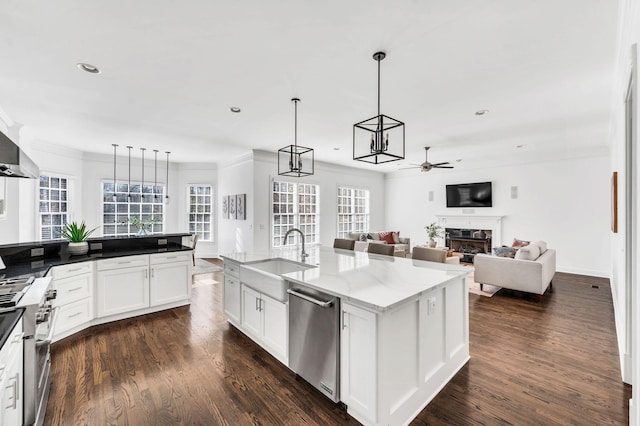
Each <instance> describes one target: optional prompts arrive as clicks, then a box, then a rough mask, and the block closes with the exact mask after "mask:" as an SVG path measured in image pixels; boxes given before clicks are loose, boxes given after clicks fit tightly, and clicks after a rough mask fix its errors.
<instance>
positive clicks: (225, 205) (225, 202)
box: [222, 195, 229, 219]
mask: <svg viewBox="0 0 640 426" xmlns="http://www.w3.org/2000/svg"><path fill="white" fill-rule="evenodd" d="M222 218H223V219H229V196H228V195H224V196H222Z"/></svg>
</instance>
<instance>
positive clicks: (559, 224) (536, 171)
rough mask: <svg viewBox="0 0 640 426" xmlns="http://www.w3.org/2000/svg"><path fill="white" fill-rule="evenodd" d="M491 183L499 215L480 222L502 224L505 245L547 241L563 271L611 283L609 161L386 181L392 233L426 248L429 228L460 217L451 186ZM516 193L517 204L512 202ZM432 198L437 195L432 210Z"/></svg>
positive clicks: (487, 211)
mask: <svg viewBox="0 0 640 426" xmlns="http://www.w3.org/2000/svg"><path fill="white" fill-rule="evenodd" d="M486 181H491V182H492V183H493V185H492V186H493V207H491V208H476V209H474V214H475V215H480V216H481V215H496V216H504V218H503V222H502V241H494V242H493V245H494V246H497V245H500V244H505V245H511V243H512V241H513V239H514V238H519V239H524V240H544V241H547V242H548V244H549V247H551V248H555V249H556V250H557V262H558V265H557V267H558V270H559V271H564V272H573V273H579V274H586V275H596V276H604V277H607V276H608V275H609V271H610V269H611V259H610V255H609V253H610V245H609V227H610V219H609V212H610V203H609V200H610V189H609V188H610V175H609V158H608V157H607V156H602V157H595V158H582V159H572V160H566V161H555V162H547V163H538V164H525V165H518V166H509V167H498V168H491V169H483V170H469V171H465V170H460V169H453V170H432V171H430V172H418V171H416V172H413V173H407V172H403V173H394V174H389V175H387V180H386V194H387V195H386V200H387V201H386V203H385V206H386V212H387V228H391V229H399V230H400V231H401V233H402V234H403V235H407V234H409V236H410V237H411V244H412V245H415V244H420V243H425V242H426V240H427V237H426V232H425V231H424V226H425V225H428V224H429V223H431V222H437V218H436V217H435V215H438V214H451V215H460V214H462V209H455V208H447V207H446V198H445V185H447V184H457V183H471V182H486ZM511 186H517V187H518V198H517V199H511V198H510V193H511V192H510V191H511ZM429 191H433V192H434V199H433V201H432V202H430V201H428V193H429Z"/></svg>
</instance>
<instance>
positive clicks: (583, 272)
mask: <svg viewBox="0 0 640 426" xmlns="http://www.w3.org/2000/svg"><path fill="white" fill-rule="evenodd" d="M556 272H566V273H567V274H576V275H587V276H590V277H598V278H611V271H597V270H594V269H581V268H571V267H566V266H559V267H556Z"/></svg>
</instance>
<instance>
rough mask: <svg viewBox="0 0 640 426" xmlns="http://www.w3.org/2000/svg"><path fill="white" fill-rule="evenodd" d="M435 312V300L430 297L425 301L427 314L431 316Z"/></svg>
mask: <svg viewBox="0 0 640 426" xmlns="http://www.w3.org/2000/svg"><path fill="white" fill-rule="evenodd" d="M435 312H436V298H435V297H430V298H428V299H427V314H428V315H432V314H434V313H435Z"/></svg>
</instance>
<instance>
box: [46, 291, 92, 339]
mask: <svg viewBox="0 0 640 426" xmlns="http://www.w3.org/2000/svg"><path fill="white" fill-rule="evenodd" d="M91 305H92V303H91V299H83V300H78V301H76V302H73V303H69V304H68V305H64V306H61V307H60V308H58V313H57V315H58V318H57V320H56V330H55V334H61V333H64V332H65V331H67V330H71V329H72V328H74V327H77V326H79V325H80V324H84V323H86V322H89V321H91V320H92V319H93V309H92V306H91Z"/></svg>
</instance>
